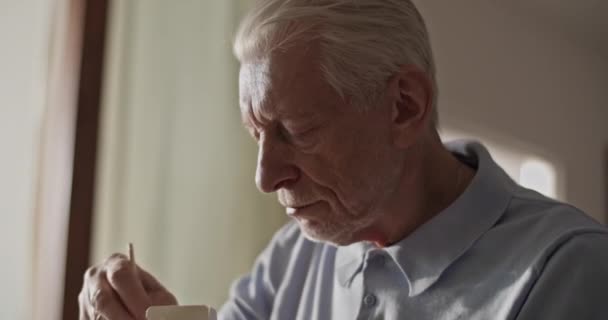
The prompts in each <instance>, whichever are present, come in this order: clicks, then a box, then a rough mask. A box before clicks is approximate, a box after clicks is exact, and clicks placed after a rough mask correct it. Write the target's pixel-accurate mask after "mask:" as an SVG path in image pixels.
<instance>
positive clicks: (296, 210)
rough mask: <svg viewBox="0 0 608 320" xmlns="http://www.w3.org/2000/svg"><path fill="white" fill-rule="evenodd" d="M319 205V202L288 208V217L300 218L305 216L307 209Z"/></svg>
mask: <svg viewBox="0 0 608 320" xmlns="http://www.w3.org/2000/svg"><path fill="white" fill-rule="evenodd" d="M317 203H319V201H316V202H312V203H309V204H306V205H298V206H286V211H287V215H289V216H300V215H303V214H304V213H305V212H306V210H307V209H309V208H310V207H312V206H314V205H315V204H317Z"/></svg>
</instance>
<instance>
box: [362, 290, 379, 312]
mask: <svg viewBox="0 0 608 320" xmlns="http://www.w3.org/2000/svg"><path fill="white" fill-rule="evenodd" d="M376 302H378V299H376V296H375V295H373V294H371V293H368V294H366V295H365V297H363V304H364V305H365V306H366V307H368V308H371V307H373V306H375V305H376Z"/></svg>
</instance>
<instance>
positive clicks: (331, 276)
mask: <svg viewBox="0 0 608 320" xmlns="http://www.w3.org/2000/svg"><path fill="white" fill-rule="evenodd" d="M447 147H448V149H450V150H451V151H452V152H453V153H454V154H455V155H457V156H458V157H459V158H460V159H461V160H462V161H464V162H467V163H469V164H470V165H471V166H473V167H475V168H476V169H477V172H476V174H475V177H474V178H473V180H472V182H471V184H470V185H469V186H468V188H467V189H466V191H465V192H464V193H463V194H462V195H461V196H460V197H459V198H458V199H457V200H456V201H455V202H454V203H452V204H451V205H450V206H449V207H448V208H447V209H445V210H444V211H442V212H441V213H439V214H438V215H437V216H435V217H434V218H433V219H431V220H430V221H429V222H427V223H425V224H424V225H422V226H420V227H419V228H418V229H416V230H415V231H414V233H412V234H411V235H410V236H408V237H407V238H405V239H403V240H401V241H400V242H398V243H397V244H395V245H393V246H390V247H387V248H383V249H380V248H377V247H374V246H373V245H372V244H370V243H366V242H359V243H355V244H352V245H349V246H345V247H335V246H332V245H330V244H323V243H314V242H311V241H309V240H307V239H305V238H304V236H303V235H302V233H301V232H300V230H299V228H298V226H297V225H296V224H295V223H293V222H292V223H289V224H287V225H286V226H285V227H283V228H282V229H281V230H280V231H278V232H277V233H276V235H275V236H274V238H273V240H272V241H271V242H270V244H269V245H268V247H267V248H266V249H265V250H264V251H263V252H262V254H261V255H260V256H259V258H258V259H257V261H256V263H255V265H254V267H253V269H252V271H251V273H250V274H249V275H247V276H245V277H243V278H241V279H240V280H238V281H236V282H235V284H234V285H233V287H232V290H231V294H230V298H229V300H228V301H227V302H226V304H225V305H224V306H223V308H222V309H221V310H220V314H219V318H220V319H277V320H291V319H296V320H304V319H315V320H317V319H318V320H323V319H339V320H342V319H412V320H426V319H432V320H443V319H445V320H447V319H492V320H495V319H496V320H500V319H519V320H528V319H529V320H538V319H551V320H560V319H568V320H572V319H608V300H607V299H608V295H607V294H608V231H607V229H606V228H604V227H603V226H601V225H599V224H598V223H597V222H595V221H594V220H592V219H591V218H589V217H587V216H586V215H585V214H584V213H583V212H581V211H580V210H578V209H576V208H574V207H572V206H570V205H568V204H563V203H559V202H557V201H555V200H552V199H548V198H546V197H544V196H542V195H540V194H538V193H536V192H534V191H531V190H528V189H525V188H523V187H521V186H519V185H517V184H516V183H515V182H513V181H512V180H511V179H510V178H509V177H508V176H507V175H506V173H505V172H504V171H503V170H502V169H501V168H500V167H499V166H498V165H497V164H496V163H495V162H494V161H493V160H492V158H491V157H490V154H489V153H488V151H487V150H486V149H485V148H484V147H483V146H482V145H481V144H478V143H475V142H465V141H457V142H453V143H449V144H447ZM605 313H606V314H605Z"/></svg>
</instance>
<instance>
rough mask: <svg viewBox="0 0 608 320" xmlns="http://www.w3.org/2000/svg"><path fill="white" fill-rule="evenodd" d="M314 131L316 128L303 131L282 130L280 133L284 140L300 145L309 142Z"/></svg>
mask: <svg viewBox="0 0 608 320" xmlns="http://www.w3.org/2000/svg"><path fill="white" fill-rule="evenodd" d="M315 129H316V127H315V128H308V129H305V130H296V129H288V128H282V130H281V132H282V135H283V137H284V138H285V140H287V141H289V142H291V143H294V144H298V145H300V144H306V143H307V142H309V140H310V138H311V137H312V136H313V135H312V134H313V133H314V132H315Z"/></svg>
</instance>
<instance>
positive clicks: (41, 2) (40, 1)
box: [0, 0, 51, 320]
mask: <svg viewBox="0 0 608 320" xmlns="http://www.w3.org/2000/svg"><path fill="white" fill-rule="evenodd" d="M50 9H51V8H50V1H46V0H36V1H17V0H15V1H2V2H0V39H1V40H2V41H1V42H0V43H1V47H0V52H1V53H0V57H2V59H0V148H1V149H2V156H1V157H0V221H1V223H0V261H1V262H0V283H2V288H3V290H0V319H12V320H29V319H31V313H30V311H31V307H30V304H29V302H30V300H29V298H30V295H31V293H32V292H31V286H32V261H33V252H34V249H33V239H34V235H33V231H34V226H33V225H34V223H33V216H34V213H33V210H34V203H35V195H36V194H35V190H36V171H37V157H38V148H39V145H38V142H39V138H40V136H39V133H40V129H41V124H42V115H43V110H44V98H45V81H46V71H47V70H46V67H47V58H48V56H47V54H48V51H47V50H48V37H49V34H48V29H49V18H50V11H51V10H50Z"/></svg>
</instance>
